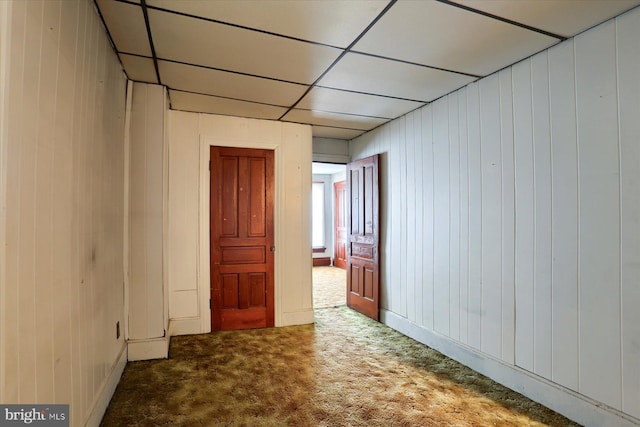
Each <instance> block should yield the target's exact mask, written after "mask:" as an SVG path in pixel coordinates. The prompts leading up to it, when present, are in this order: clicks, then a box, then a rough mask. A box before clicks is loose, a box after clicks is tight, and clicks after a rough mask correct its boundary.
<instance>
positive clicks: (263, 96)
mask: <svg viewBox="0 0 640 427" xmlns="http://www.w3.org/2000/svg"><path fill="white" fill-rule="evenodd" d="M94 1H95V3H96V7H97V9H98V13H99V15H100V17H101V19H102V20H103V22H104V24H105V28H106V29H107V33H108V35H109V37H110V39H111V42H112V45H113V46H114V48H115V50H116V53H117V54H118V56H119V58H120V61H121V63H122V64H123V67H124V69H125V73H126V74H127V76H128V77H129V79H131V80H134V81H141V82H147V83H157V84H164V85H165V86H167V88H168V92H169V96H170V100H171V101H170V102H171V108H172V109H174V110H183V111H192V112H205V113H212V114H221V115H233V116H241V117H249V118H258V119H267V120H280V121H287V122H295V123H303V124H309V125H311V126H312V129H313V135H314V136H317V137H325V138H336V139H345V140H349V139H353V138H355V137H357V136H359V135H361V134H363V133H365V132H368V131H370V130H372V129H374V128H376V127H378V126H380V125H382V124H384V123H386V122H388V121H390V120H393V119H395V118H397V117H399V116H402V115H404V114H406V113H408V112H410V111H413V110H415V109H416V108H419V107H421V106H423V105H426V104H428V103H430V102H433V101H434V100H436V99H438V98H440V97H442V96H444V95H446V94H447V93H450V92H452V91H455V90H457V89H459V88H460V87H463V86H465V85H467V84H469V83H471V82H473V81H475V80H477V79H479V78H482V77H484V76H487V75H489V74H492V73H494V72H496V71H498V70H501V69H503V68H505V67H507V66H509V65H512V64H513V63H515V62H518V61H520V60H522V59H525V58H527V57H529V56H531V55H533V54H535V53H537V52H539V51H541V50H544V49H546V48H549V47H551V46H553V45H555V44H557V43H559V42H561V41H563V40H565V39H567V38H569V37H573V36H575V35H576V34H578V33H580V32H582V31H585V30H587V29H589V28H591V27H593V26H595V25H598V24H600V23H602V22H604V21H606V20H608V19H610V18H612V17H614V16H617V15H619V14H621V13H624V12H625V11H627V10H630V9H632V8H634V7H637V6H638V5H640V0H590V1H583V0H548V1H544V2H541V1H538V0H519V1H513V0H323V1H314V0H261V1H256V0H94Z"/></svg>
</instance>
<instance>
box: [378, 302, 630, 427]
mask: <svg viewBox="0 0 640 427" xmlns="http://www.w3.org/2000/svg"><path fill="white" fill-rule="evenodd" d="M380 320H381V322H382V323H384V324H385V325H387V326H389V327H391V328H393V329H395V330H397V331H399V332H401V333H403V334H404V335H407V336H408V337H411V338H413V339H415V340H416V341H419V342H421V343H423V344H425V345H427V346H429V347H431V348H433V349H435V350H437V351H439V352H440V353H442V354H444V355H445V356H448V357H450V358H452V359H454V360H456V361H458V362H460V363H462V364H463V365H466V366H468V367H470V368H471V369H473V370H474V371H477V372H479V373H481V374H483V375H486V376H487V377H489V378H491V379H492V380H494V381H496V382H498V383H500V384H502V385H504V386H506V387H508V388H510V389H512V390H514V391H517V392H518V393H520V394H523V395H524V396H527V397H528V398H529V399H531V400H534V401H536V402H538V403H541V404H543V405H544V406H546V407H548V408H551V409H553V410H554V411H556V412H558V413H560V414H562V415H564V416H565V417H567V418H569V419H571V420H574V421H576V422H577V423H580V424H582V425H584V426H593V427H638V426H640V420H638V419H637V418H634V417H631V416H630V415H627V414H625V413H623V412H620V411H618V410H616V409H614V408H611V407H609V406H606V405H605V404H604V403H600V402H597V401H595V400H593V399H590V398H588V397H586V396H584V395H581V394H579V393H576V392H574V391H572V390H569V389H567V388H565V387H562V386H560V385H558V384H556V383H553V382H551V381H548V380H546V379H544V378H541V377H539V376H537V375H534V374H532V373H531V372H528V371H525V370H524V369H521V368H518V367H517V366H513V365H509V364H507V363H505V362H503V361H501V360H498V359H495V358H493V357H490V356H488V355H486V354H484V353H481V352H479V351H477V350H475V349H473V348H471V347H467V346H465V345H464V344H461V343H458V342H456V341H454V340H452V339H450V338H448V337H445V336H444V335H440V334H438V333H437V332H434V331H431V330H428V329H425V328H423V327H421V326H418V325H416V324H415V323H412V322H410V321H409V320H408V319H406V318H404V317H401V316H398V315H397V314H395V313H393V312H391V311H388V310H380Z"/></svg>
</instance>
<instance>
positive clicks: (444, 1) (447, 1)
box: [143, 0, 567, 41]
mask: <svg viewBox="0 0 640 427" xmlns="http://www.w3.org/2000/svg"><path fill="white" fill-rule="evenodd" d="M143 1H144V0H143ZM436 1H437V2H439V3H442V4H446V5H449V6H453V7H457V8H460V9H462V10H466V11H469V12H473V13H476V14H478V15H482V16H486V17H487V18H491V19H495V20H497V21H502V22H505V23H507V24H511V25H515V26H516V27H520V28H524V29H525V30H529V31H533V32H535V33H540V34H543V35H545V36H548V37H553V38H556V39H559V40H560V41H564V40H566V39H567V37H565V36H561V35H560V34H555V33H552V32H550V31H546V30H543V29H541V28H536V27H532V26H531V25H527V24H524V23H522V22H517V21H513V20H511V19H509V18H504V17H502V16H498V15H494V14H493V13H489V12H485V11H483V10H479V9H474V8H473V7H469V6H467V5H464V4H460V3H456V2H455V1H451V0H436Z"/></svg>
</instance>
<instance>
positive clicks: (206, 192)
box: [196, 135, 285, 333]
mask: <svg viewBox="0 0 640 427" xmlns="http://www.w3.org/2000/svg"><path fill="white" fill-rule="evenodd" d="M280 145H281V143H280V142H273V141H268V142H267V141H251V140H249V141H234V140H220V139H217V138H212V137H210V136H204V135H200V156H199V157H200V159H199V167H198V169H199V175H200V179H199V182H200V188H199V194H200V197H199V203H198V216H199V218H198V262H197V270H198V272H197V277H198V299H199V307H198V309H199V313H198V315H199V319H196V321H198V323H199V324H200V328H199V329H200V330H201V331H202V332H203V333H207V332H211V309H210V307H209V300H210V299H211V289H210V288H209V286H210V283H211V271H210V269H211V266H210V264H209V262H210V259H211V257H210V239H209V220H210V215H209V214H210V211H209V207H210V203H209V199H210V189H209V186H210V183H209V157H210V149H211V147H212V146H218V147H232V148H257V149H263V150H273V152H274V153H273V157H274V181H275V182H274V201H275V203H274V209H273V227H274V245H275V247H276V252H275V253H274V260H273V267H274V269H273V280H274V301H273V310H274V313H273V314H274V322H275V326H279V325H281V323H282V303H281V302H282V289H281V287H280V286H278V277H281V275H282V274H281V273H282V269H283V268H284V267H285V266H284V260H283V259H282V257H280V256H278V250H277V248H278V247H279V246H281V244H280V242H282V227H280V224H282V223H283V218H282V209H281V207H280V204H279V203H278V202H277V201H278V200H279V197H280V194H281V191H282V188H283V187H282V186H283V185H284V182H283V176H284V170H283V163H282V158H281V156H282V152H281V150H280V148H281V147H280Z"/></svg>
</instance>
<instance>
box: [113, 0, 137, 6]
mask: <svg viewBox="0 0 640 427" xmlns="http://www.w3.org/2000/svg"><path fill="white" fill-rule="evenodd" d="M115 1H116V2H118V3H124V4H130V5H132V6H140V3H136V2H134V1H129V0H115Z"/></svg>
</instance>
